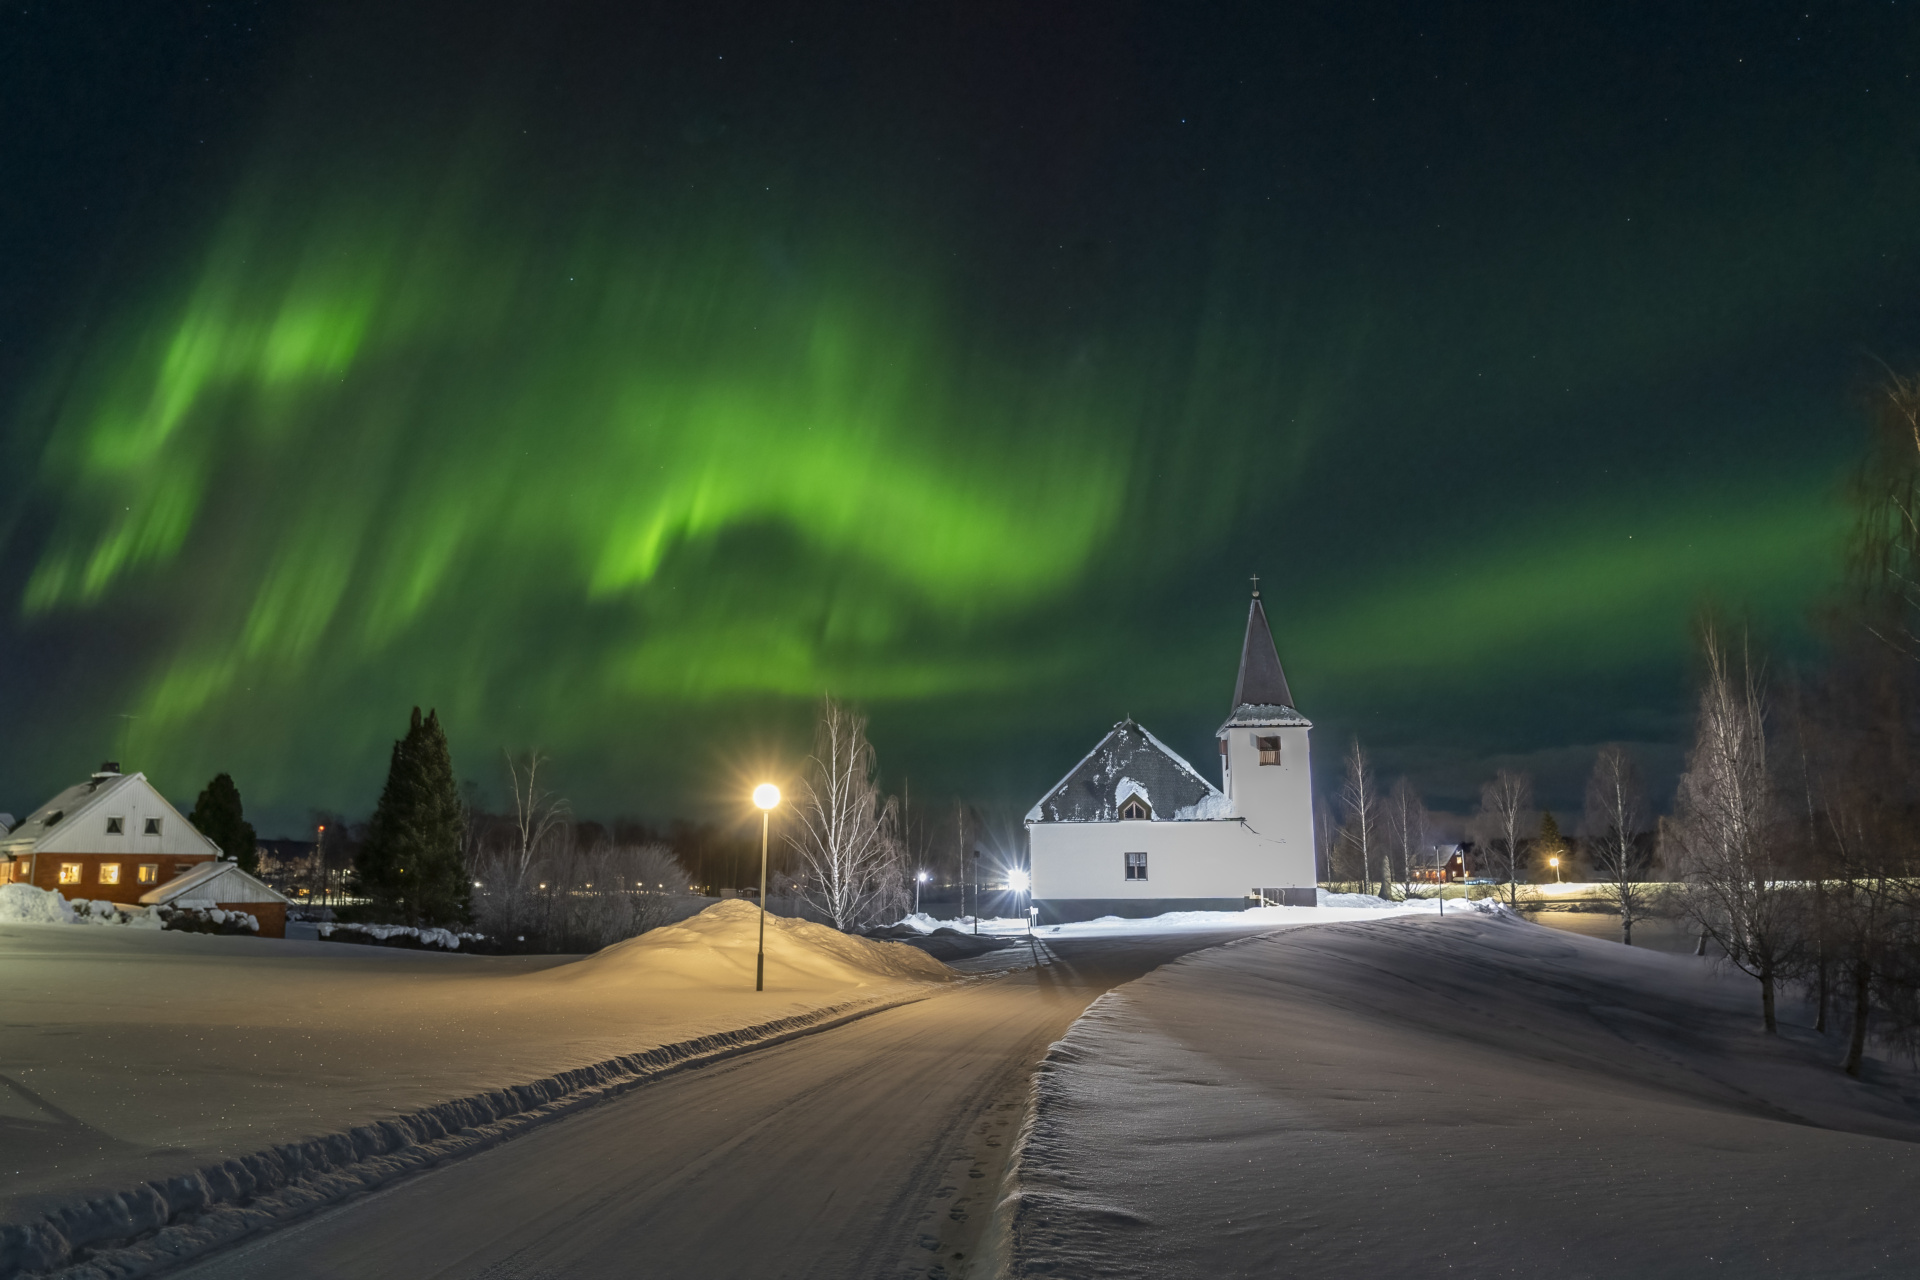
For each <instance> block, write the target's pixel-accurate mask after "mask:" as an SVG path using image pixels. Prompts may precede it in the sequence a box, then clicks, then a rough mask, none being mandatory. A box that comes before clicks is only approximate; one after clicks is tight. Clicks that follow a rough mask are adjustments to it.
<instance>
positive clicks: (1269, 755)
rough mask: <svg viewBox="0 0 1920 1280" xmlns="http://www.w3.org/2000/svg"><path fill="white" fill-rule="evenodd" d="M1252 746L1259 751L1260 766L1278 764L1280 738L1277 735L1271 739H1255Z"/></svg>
mask: <svg viewBox="0 0 1920 1280" xmlns="http://www.w3.org/2000/svg"><path fill="white" fill-rule="evenodd" d="M1253 745H1254V746H1255V747H1257V748H1258V749H1259V751H1260V763H1261V764H1279V763H1280V738H1279V736H1278V735H1277V734H1276V735H1275V736H1274V737H1271V738H1261V737H1256V738H1255V739H1254V740H1253Z"/></svg>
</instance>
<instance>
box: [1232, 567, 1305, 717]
mask: <svg viewBox="0 0 1920 1280" xmlns="http://www.w3.org/2000/svg"><path fill="white" fill-rule="evenodd" d="M1249 704H1251V705H1253V706H1257V707H1291V706H1293V691H1292V690H1290V689H1288V688H1287V673H1286V672H1284V671H1282V670H1281V669H1280V654H1279V652H1278V651H1277V650H1276V649H1275V648H1274V647H1273V629H1272V628H1271V627H1269V626H1268V625H1267V611H1266V609H1265V608H1264V607H1262V606H1261V604H1260V580H1259V579H1258V578H1256V579H1254V584H1253V603H1252V605H1251V606H1249V608H1248V609H1247V638H1246V642H1245V643H1244V644H1242V645H1241V647H1240V678H1239V679H1238V680H1236V681H1235V682H1234V685H1233V706H1234V710H1235V711H1238V710H1239V709H1240V708H1241V707H1244V706H1248V705H1249Z"/></svg>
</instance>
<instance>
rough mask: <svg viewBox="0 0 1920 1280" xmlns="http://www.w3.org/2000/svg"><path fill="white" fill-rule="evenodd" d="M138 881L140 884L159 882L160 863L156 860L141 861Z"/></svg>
mask: <svg viewBox="0 0 1920 1280" xmlns="http://www.w3.org/2000/svg"><path fill="white" fill-rule="evenodd" d="M140 883H141V884H159V883H160V864H159V863H157V862H143V863H141V864H140Z"/></svg>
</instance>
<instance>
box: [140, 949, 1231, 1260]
mask: <svg viewBox="0 0 1920 1280" xmlns="http://www.w3.org/2000/svg"><path fill="white" fill-rule="evenodd" d="M1243 932H1244V931H1243ZM1234 936H1236V934H1235V933H1232V932H1227V931H1220V930H1215V931H1208V932H1199V933H1189V934H1180V933H1154V934H1149V935H1145V936H1136V937H1128V938H1070V939H1069V938H1063V939H1057V940H1050V941H1049V942H1047V943H1046V944H1045V945H1046V946H1047V947H1048V948H1049V950H1050V951H1051V952H1052V963H1049V964H1046V965H1043V966H1040V967H1038V968H1033V969H1029V970H1026V971H1023V972H1017V973H1012V974H1008V975H1006V976H1003V977H999V978H995V979H992V980H990V981H984V982H980V983H977V984H973V985H970V986H968V987H966V988H963V989H960V990H957V991H952V992H949V993H945V994H941V995H937V996H935V997H933V998H931V999H927V1000H923V1001H921V1002H919V1003H916V1004H912V1005H908V1006H905V1007H902V1008H897V1009H891V1010H888V1011H886V1012H884V1013H879V1014H875V1015H873V1016H871V1017H868V1018H864V1019H862V1020H860V1021H858V1022H854V1023H851V1024H849V1025H846V1026H843V1027H839V1028H836V1029H834V1030H831V1031H826V1032H821V1033H819V1034H816V1035H812V1036H808V1037H805V1038H802V1039H798V1040H794V1041H790V1042H788V1043H786V1044H782V1045H779V1046H776V1047H773V1048H769V1049H766V1050H762V1051H759V1052H756V1053H752V1054H748V1055H745V1056H743V1057H739V1058H736V1059H732V1060H729V1061H726V1062H723V1063H719V1064H716V1065H713V1066H710V1067H706V1068H703V1069H701V1070H698V1071H693V1072H689V1073H686V1074H684V1075H679V1076H673V1077H669V1078H667V1079H663V1080H661V1081H658V1082H657V1083H654V1084H651V1085H648V1086H647V1087H645V1088H643V1089H640V1090H637V1091H635V1092H634V1093H632V1094H629V1095H627V1096H626V1097H623V1098H619V1099H616V1100H614V1101H611V1102H608V1103H605V1104H602V1105H600V1106H597V1107H594V1108H591V1109H589V1110H587V1111H585V1112H583V1113H581V1114H579V1115H577V1116H575V1117H573V1118H570V1119H567V1120H563V1121H560V1122H558V1123H555V1124H553V1125H550V1126H547V1127H546V1128H543V1129H539V1130H536V1131H534V1132H532V1133H530V1134H528V1135H527V1136H525V1137H523V1138H520V1139H518V1140H516V1141H514V1142H511V1143H508V1144H506V1145H504V1146H501V1147H497V1148H495V1149H494V1150H492V1151H488V1152H485V1153H483V1154H481V1155H477V1156H474V1157H472V1158H471V1159H468V1160H464V1161H460V1162H457V1163H454V1164H450V1165H447V1166H444V1167H442V1168H439V1169H436V1170H433V1171H431V1172H428V1173H425V1174H422V1175H420V1176H417V1177H415V1178H412V1179H410V1180H407V1181H404V1182H401V1183H399V1184H396V1185H394V1186H392V1187H390V1188H388V1189H386V1190H384V1191H381V1192H378V1193H376V1194H373V1195H370V1196H367V1197H365V1198H363V1199H360V1200H356V1201H351V1202H348V1203H346V1204H343V1205H342V1206H340V1207H338V1208H336V1209H333V1210H331V1211H328V1212H325V1213H323V1214H321V1215H320V1216H318V1217H315V1218H312V1219H309V1220H307V1221H305V1222H303V1223H300V1224H297V1225H294V1226H290V1227H288V1228H286V1229H284V1230H282V1231H279V1232H275V1233H273V1234H271V1235H268V1236H264V1237H261V1238H259V1239H257V1240H255V1241H252V1242H250V1243H245V1244H241V1245H239V1246H236V1247H234V1248H233V1249H231V1250H229V1251H228V1252H226V1253H224V1254H220V1255H215V1256H213V1257H211V1258H208V1259H206V1260H204V1261H202V1262H200V1263H199V1264H198V1265H195V1266H192V1267H190V1268H188V1269H185V1270H183V1271H181V1272H178V1273H176V1274H178V1275H182V1276H192V1277H196V1278H197V1280H241V1278H243V1277H245V1278H251V1277H258V1276H272V1277H274V1280H308V1278H312V1280H319V1278H320V1277H330V1278H331V1277H345V1276H351V1277H355V1278H356V1280H381V1278H382V1277H396V1278H398V1277H405V1278H406V1280H423V1278H426V1277H436V1276H445V1277H457V1278H459V1280H480V1278H482V1277H484V1278H486V1280H535V1278H536V1277H549V1276H553V1277H557V1276H565V1277H567V1278H568V1280H592V1278H594V1277H621V1278H623V1280H624V1278H626V1277H632V1276H636V1275H657V1276H753V1277H758V1276H768V1277H771V1276H783V1277H785V1276H791V1277H805V1276H819V1277H834V1278H835V1280H849V1278H852V1277H862V1276H875V1277H879V1276H887V1277H894V1276H918V1275H924V1276H946V1277H960V1276H965V1275H969V1274H978V1272H977V1271H976V1270H975V1267H974V1264H975V1261H976V1259H977V1257H978V1255H979V1249H980V1242H981V1236H982V1233H983V1230H984V1228H985V1227H986V1225H987V1220H988V1216H989V1212H990V1209H991V1200H992V1196H993V1193H994V1192H995V1190H996V1189H997V1188H998V1185H999V1183H1000V1174H1001V1172H1002V1171H1003V1169H1004V1162H1005V1158H1006V1156H1007V1154H1008V1152H1009V1151H1010V1150H1011V1147H1012V1145H1013V1142H1014V1139H1015V1136H1016V1134H1017V1131H1018V1129H1019V1126H1020V1124H1021V1122H1022V1120H1023V1119H1024V1116H1025V1111H1026V1106H1027V1101H1028V1096H1029V1080H1030V1073H1031V1068H1032V1065H1033V1064H1034V1063H1035V1062H1036V1061H1037V1060H1038V1059H1039V1058H1040V1057H1041V1056H1042V1055H1043V1054H1044V1053H1045V1052H1046V1048H1047V1046H1048V1044H1049V1043H1051V1042H1052V1041H1054V1040H1056V1039H1058V1038H1059V1036H1060V1035H1061V1034H1062V1033H1063V1032H1064V1031H1065V1030H1066V1028H1067V1027H1068V1026H1069V1025H1070V1024H1071V1023H1072V1021H1073V1020H1074V1018H1076V1017H1077V1016H1079V1014H1080V1013H1081V1012H1082V1011H1083V1010H1084V1009H1085V1008H1086V1006H1087V1004H1088V1003H1089V1002H1091V1001H1092V1000H1093V999H1094V998H1095V997H1097V996H1098V995H1100V994H1101V993H1102V992H1104V991H1107V990H1109V989H1111V988H1112V987H1114V986H1115V985H1117V984H1119V983H1121V982H1125V981H1129V980H1131V979H1133V978H1135V977H1138V976H1139V975H1141V974H1143V973H1146V972H1147V971H1149V970H1151V969H1153V968H1154V967H1156V966H1157V965H1160V964H1162V963H1164V962H1165V961H1167V960H1169V959H1172V958H1174V957H1176V956H1179V955H1181V954H1184V953H1186V952H1189V951H1192V950H1194V949H1196V948H1200V947H1207V946H1212V945H1215V944H1218V943H1220V942H1224V941H1227V940H1229V939H1230V938H1232V937H1234ZM956 1255H958V1256H956Z"/></svg>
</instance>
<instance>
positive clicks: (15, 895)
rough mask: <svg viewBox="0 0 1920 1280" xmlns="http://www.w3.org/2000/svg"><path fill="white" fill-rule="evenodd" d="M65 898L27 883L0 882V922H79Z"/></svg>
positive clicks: (50, 890)
mask: <svg viewBox="0 0 1920 1280" xmlns="http://www.w3.org/2000/svg"><path fill="white" fill-rule="evenodd" d="M78 923H80V921H79V918H78V917H77V916H75V915H74V913H73V908H72V907H70V906H68V905H67V900H66V899H65V898H63V897H61V896H60V895H59V894H58V893H55V892H54V891H53V890H52V889H36V888H34V887H33V886H32V885H30V884H6V885H0V924H78Z"/></svg>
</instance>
